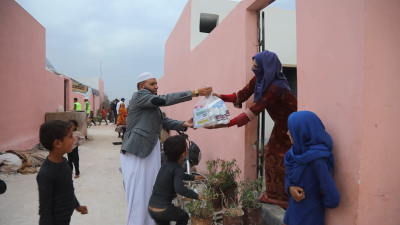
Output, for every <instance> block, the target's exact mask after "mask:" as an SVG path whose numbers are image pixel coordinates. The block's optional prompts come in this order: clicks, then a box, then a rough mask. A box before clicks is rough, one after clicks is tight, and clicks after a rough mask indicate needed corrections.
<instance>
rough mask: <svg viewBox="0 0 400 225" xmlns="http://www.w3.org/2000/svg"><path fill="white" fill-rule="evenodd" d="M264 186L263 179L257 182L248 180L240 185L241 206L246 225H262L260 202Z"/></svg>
mask: <svg viewBox="0 0 400 225" xmlns="http://www.w3.org/2000/svg"><path fill="white" fill-rule="evenodd" d="M262 185H263V180H262V178H258V179H256V180H249V179H248V178H247V179H246V180H244V181H241V182H240V184H239V188H240V192H239V195H240V204H241V205H242V207H243V211H244V217H243V222H244V225H261V224H262V208H261V204H260V202H259V200H258V198H259V196H260V194H261V191H262Z"/></svg>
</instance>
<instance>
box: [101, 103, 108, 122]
mask: <svg viewBox="0 0 400 225" xmlns="http://www.w3.org/2000/svg"><path fill="white" fill-rule="evenodd" d="M106 115H107V114H106V110H105V109H104V106H102V107H101V119H100V122H99V125H101V122H102V121H103V120H104V121H106V125H108V122H107V117H106Z"/></svg>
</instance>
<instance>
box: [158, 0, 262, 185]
mask: <svg viewBox="0 0 400 225" xmlns="http://www.w3.org/2000/svg"><path fill="white" fill-rule="evenodd" d="M260 2H263V4H264V6H265V4H266V2H265V1H261V0H258V1H255V0H245V1H242V2H240V3H239V4H238V5H237V6H236V8H235V9H233V10H232V12H231V13H230V14H229V15H228V16H227V17H226V18H225V19H224V20H223V21H222V22H221V23H220V24H219V25H218V26H217V27H216V28H215V29H214V30H213V31H212V32H211V33H210V34H209V35H208V37H207V38H206V39H205V40H204V41H203V42H202V43H200V44H199V45H198V46H197V47H196V48H195V49H193V50H192V51H190V17H191V7H190V6H191V1H188V3H187V5H186V7H185V9H184V10H183V12H182V15H181V17H180V18H179V21H178V22H177V24H176V26H175V28H174V29H173V31H172V33H171V35H170V36H169V38H168V40H167V43H166V45H165V69H164V76H163V77H162V78H160V79H159V81H158V83H159V93H160V94H166V93H171V92H179V91H185V90H193V89H196V88H200V87H204V86H212V87H213V89H214V91H215V92H216V93H220V94H230V93H233V92H237V91H238V90H240V89H241V88H243V87H244V86H245V85H246V83H247V81H248V80H250V79H251V78H252V77H253V76H254V74H253V72H252V71H251V58H252V56H253V55H255V54H256V53H257V51H258V49H257V13H256V12H255V9H259V8H260V7H261V6H262V4H261V3H260ZM258 6H260V7H258ZM257 7H258V8H257ZM249 8H251V10H248V9H249ZM253 8H254V9H253ZM199 100H200V98H194V99H193V100H192V101H191V102H187V103H182V104H178V105H175V106H169V107H165V108H162V110H163V111H165V112H166V114H167V116H168V117H170V118H172V119H178V120H187V119H189V118H191V117H192V112H193V108H194V105H195V104H196V103H197V101H199ZM251 102H252V100H251V99H250V100H249V101H248V103H247V104H245V107H244V108H246V106H249V105H250V104H251ZM227 105H228V108H229V110H230V113H231V116H233V117H235V116H237V115H238V114H240V113H242V112H243V110H244V109H241V110H239V109H235V108H234V107H233V105H232V104H230V103H229V104H227ZM188 134H189V136H190V139H191V140H193V141H194V142H196V144H198V145H199V147H200V149H201V151H202V154H203V158H202V162H201V163H200V165H199V166H198V167H197V169H198V171H199V172H203V173H204V172H206V164H205V162H206V161H207V160H210V159H216V158H221V159H226V160H231V159H233V158H236V159H237V161H238V164H239V166H240V168H241V169H242V171H243V175H244V176H246V177H251V178H254V177H255V176H256V170H255V164H256V150H255V149H254V148H253V146H252V145H253V144H254V142H255V140H256V139H257V121H256V120H254V121H252V122H250V123H249V124H248V125H246V126H245V127H241V128H238V127H237V126H235V127H231V128H229V129H228V128H225V129H219V130H205V129H198V130H196V131H189V132H188ZM246 143H247V144H246Z"/></svg>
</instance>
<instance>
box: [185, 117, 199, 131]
mask: <svg viewBox="0 0 400 225" xmlns="http://www.w3.org/2000/svg"><path fill="white" fill-rule="evenodd" d="M183 126H184V127H190V128H192V129H194V130H196V128H193V118H191V119H190V120H188V121H186V122H184V123H183Z"/></svg>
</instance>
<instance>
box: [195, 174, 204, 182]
mask: <svg viewBox="0 0 400 225" xmlns="http://www.w3.org/2000/svg"><path fill="white" fill-rule="evenodd" d="M194 180H195V181H202V180H204V177H203V176H199V175H195V176H194Z"/></svg>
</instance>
